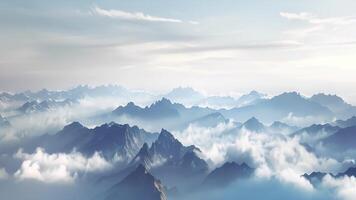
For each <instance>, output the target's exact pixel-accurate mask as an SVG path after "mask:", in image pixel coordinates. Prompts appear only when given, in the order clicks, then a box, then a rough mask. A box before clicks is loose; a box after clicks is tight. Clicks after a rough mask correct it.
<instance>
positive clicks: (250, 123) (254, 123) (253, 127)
mask: <svg viewBox="0 0 356 200" xmlns="http://www.w3.org/2000/svg"><path fill="white" fill-rule="evenodd" d="M242 127H244V128H246V129H248V130H250V131H255V132H260V131H263V130H264V129H265V126H264V125H263V124H262V123H261V122H260V121H259V120H258V119H257V118H255V117H252V118H250V119H249V120H247V121H246V122H245V123H243V124H242Z"/></svg>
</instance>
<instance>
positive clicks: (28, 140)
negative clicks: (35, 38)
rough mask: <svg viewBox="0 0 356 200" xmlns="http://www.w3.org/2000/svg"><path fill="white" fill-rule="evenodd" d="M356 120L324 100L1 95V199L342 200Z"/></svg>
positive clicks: (182, 91) (341, 105)
mask: <svg viewBox="0 0 356 200" xmlns="http://www.w3.org/2000/svg"><path fill="white" fill-rule="evenodd" d="M355 116H356V106H353V105H351V104H349V103H347V102H345V101H344V100H343V99H342V97H339V96H337V95H329V94H323V93H319V94H315V95H313V96H304V95H303V94H300V93H298V92H285V93H281V94H279V95H276V96H271V95H269V94H263V93H260V92H257V91H251V92H250V93H247V94H244V95H241V96H238V97H235V96H234V97H232V96H229V95H226V96H208V95H204V94H203V93H201V92H199V91H196V90H194V89H192V88H189V87H179V88H175V89H172V90H171V91H170V92H167V93H163V94H157V93H153V92H147V91H136V90H130V89H126V88H123V87H121V86H115V85H109V86H98V87H89V86H78V87H74V88H72V89H69V90H63V91H49V90H46V89H43V90H40V91H36V92H33V91H25V92H20V93H6V92H2V93H0V193H1V198H3V199H29V200H31V199H33V200H35V199H36V200H41V199H61V200H62V199H68V200H69V199H79V200H80V199H103V200H110V199H149V200H151V199H152V200H156V199H159V200H163V199H177V200H183V199H184V200H186V199H188V200H189V199H192V200H193V199H239V198H241V199H298V200H300V199H340V200H352V199H355V196H356V190H355V188H356V143H355V140H356V117H355Z"/></svg>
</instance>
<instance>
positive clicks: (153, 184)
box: [106, 164, 167, 200]
mask: <svg viewBox="0 0 356 200" xmlns="http://www.w3.org/2000/svg"><path fill="white" fill-rule="evenodd" d="M116 199H130V200H142V199H147V200H167V196H166V189H165V187H164V186H163V185H162V184H161V182H160V181H159V180H157V179H156V178H155V177H154V176H152V175H151V174H150V173H149V172H148V171H147V169H146V168H145V166H143V165H141V164H140V165H138V166H137V168H136V169H135V170H134V171H133V172H131V173H130V174H129V175H128V176H126V177H125V178H124V179H123V180H122V181H121V182H119V183H117V184H116V185H114V186H113V187H112V188H111V189H110V190H109V191H108V195H107V198H106V200H116Z"/></svg>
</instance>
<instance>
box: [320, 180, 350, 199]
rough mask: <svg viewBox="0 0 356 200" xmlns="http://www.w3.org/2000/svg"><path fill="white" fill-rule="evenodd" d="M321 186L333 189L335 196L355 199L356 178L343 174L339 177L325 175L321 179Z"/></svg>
mask: <svg viewBox="0 0 356 200" xmlns="http://www.w3.org/2000/svg"><path fill="white" fill-rule="evenodd" d="M322 186H323V187H325V188H327V189H331V190H334V191H335V192H336V194H337V196H338V197H339V198H340V199H343V200H355V199H356V189H355V188H356V178H355V177H348V176H344V177H341V178H333V177H331V176H330V175H327V176H325V177H324V178H323V180H322Z"/></svg>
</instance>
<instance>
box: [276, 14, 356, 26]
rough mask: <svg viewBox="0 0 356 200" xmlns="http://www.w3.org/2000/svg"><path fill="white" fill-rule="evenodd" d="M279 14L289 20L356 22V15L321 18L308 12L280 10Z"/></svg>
mask: <svg viewBox="0 0 356 200" xmlns="http://www.w3.org/2000/svg"><path fill="white" fill-rule="evenodd" d="M279 14H280V16H281V17H284V18H287V19H289V20H301V21H306V22H308V23H310V24H329V25H347V24H352V23H355V22H356V17H354V16H346V17H328V18H320V17H318V16H316V15H314V14H311V13H307V12H301V13H290V12H280V13H279Z"/></svg>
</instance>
